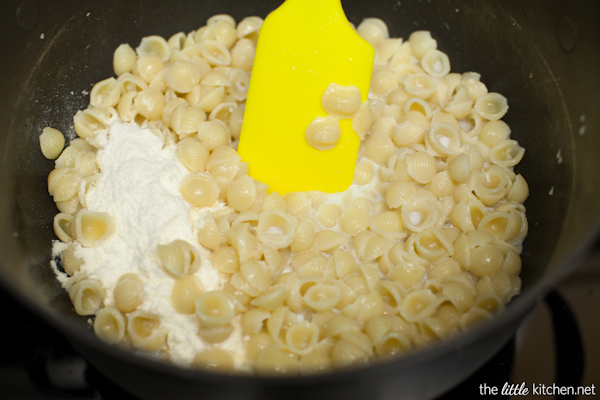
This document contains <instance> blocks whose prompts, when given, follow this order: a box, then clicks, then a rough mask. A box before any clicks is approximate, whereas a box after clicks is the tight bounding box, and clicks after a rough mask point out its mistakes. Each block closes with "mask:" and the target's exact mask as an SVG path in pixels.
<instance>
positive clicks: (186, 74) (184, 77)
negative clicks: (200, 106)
mask: <svg viewBox="0 0 600 400" xmlns="http://www.w3.org/2000/svg"><path fill="white" fill-rule="evenodd" d="M200 76H201V75H200V70H199V69H198V67H197V66H196V65H195V64H194V63H192V62H190V61H177V62H175V63H172V64H169V65H168V66H167V67H166V75H165V80H166V82H167V87H169V88H171V89H173V90H175V91H176V92H179V93H189V92H191V91H192V89H193V88H194V87H195V86H196V85H197V84H198V83H199V82H200Z"/></svg>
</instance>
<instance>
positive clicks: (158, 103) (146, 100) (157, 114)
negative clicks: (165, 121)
mask: <svg viewBox="0 0 600 400" xmlns="http://www.w3.org/2000/svg"><path fill="white" fill-rule="evenodd" d="M165 105H166V101H165V96H164V95H163V94H162V92H160V91H159V90H158V89H153V88H147V89H144V90H142V91H141V92H139V93H138V94H137V96H135V98H134V99H133V107H134V108H135V111H136V112H137V113H138V114H139V115H141V116H143V117H144V118H146V119H148V120H150V121H156V120H158V119H160V118H161V116H162V110H163V108H164V107H165Z"/></svg>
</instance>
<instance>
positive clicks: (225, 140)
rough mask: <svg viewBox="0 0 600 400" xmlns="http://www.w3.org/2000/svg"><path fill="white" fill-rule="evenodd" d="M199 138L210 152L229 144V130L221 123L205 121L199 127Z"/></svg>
mask: <svg viewBox="0 0 600 400" xmlns="http://www.w3.org/2000/svg"><path fill="white" fill-rule="evenodd" d="M197 130H198V138H199V139H200V141H202V143H204V144H205V145H206V146H207V147H208V148H209V149H210V150H214V149H216V148H217V147H219V146H224V145H227V144H229V134H228V133H227V128H226V127H225V125H224V124H223V123H222V122H221V121H204V122H201V123H200V124H199V125H198V127H197Z"/></svg>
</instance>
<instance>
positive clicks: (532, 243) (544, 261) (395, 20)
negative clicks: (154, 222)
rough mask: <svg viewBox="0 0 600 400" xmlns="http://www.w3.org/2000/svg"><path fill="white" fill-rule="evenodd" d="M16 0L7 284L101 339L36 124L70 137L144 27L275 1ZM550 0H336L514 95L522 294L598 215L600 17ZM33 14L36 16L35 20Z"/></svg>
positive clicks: (253, 9)
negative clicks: (86, 311)
mask: <svg viewBox="0 0 600 400" xmlns="http://www.w3.org/2000/svg"><path fill="white" fill-rule="evenodd" d="M23 3H27V7H34V6H35V7H34V8H35V9H37V12H36V14H37V17H36V18H33V17H31V15H30V14H27V13H33V11H27V10H29V9H26V10H25V11H23V10H21V12H22V14H19V13H18V12H17V19H18V18H21V23H20V24H19V23H17V24H16V25H15V24H14V22H13V21H3V22H4V23H3V24H2V28H1V29H2V30H3V33H5V35H4V37H9V38H11V40H10V41H9V43H6V47H7V50H6V51H8V53H7V54H13V55H15V56H14V57H12V58H11V59H10V60H9V62H5V63H3V65H2V66H0V68H2V70H1V72H2V76H4V77H9V79H5V80H4V81H5V85H3V86H5V87H4V91H3V95H2V99H1V101H2V107H1V113H2V114H1V120H0V122H1V125H0V126H1V132H2V133H1V138H0V145H1V151H2V168H1V172H0V176H1V178H0V184H1V188H2V189H1V192H2V194H1V199H0V213H1V215H2V220H3V223H2V225H1V227H0V234H1V237H2V253H3V258H2V261H1V266H2V268H1V274H0V276H1V277H2V281H3V283H4V286H6V287H7V289H8V290H10V291H11V292H12V293H13V294H15V295H16V296H18V297H19V298H20V299H22V300H23V301H24V302H25V303H27V304H28V305H29V306H30V307H32V308H34V309H36V310H37V311H38V312H39V313H40V314H41V315H43V316H44V318H47V319H49V320H51V321H52V322H53V323H54V324H55V325H57V326H58V327H59V328H60V329H62V330H63V331H65V332H67V333H71V334H77V335H87V336H89V337H90V338H89V342H93V343H96V341H95V338H93V334H92V333H91V331H90V330H89V329H87V326H86V324H87V322H86V320H87V318H85V317H79V316H77V315H76V314H75V313H74V312H73V311H72V306H71V303H70V301H69V299H68V296H67V295H66V293H65V292H64V290H63V289H62V288H61V287H60V285H59V283H58V282H57V281H56V279H55V276H54V273H53V272H52V270H51V268H50V267H49V260H50V252H51V249H50V248H51V240H53V239H54V238H55V236H54V232H53V229H52V219H53V216H54V215H55V214H56V213H57V209H56V207H55V205H54V203H53V202H52V199H51V197H50V196H48V193H47V185H46V178H47V176H48V173H49V172H50V171H51V169H52V168H53V161H49V160H46V159H45V158H44V157H43V156H42V154H41V152H40V150H39V142H38V135H39V134H40V133H41V130H42V128H43V127H45V126H53V127H56V128H57V129H59V130H61V131H62V132H64V133H66V134H67V136H69V137H71V138H73V137H74V130H73V119H72V117H73V115H74V114H75V112H76V111H77V110H79V109H83V108H85V107H87V104H88V101H89V96H88V95H89V91H90V89H91V88H92V86H93V84H94V83H95V82H97V81H100V80H102V79H105V78H107V77H110V76H112V75H113V71H112V54H113V51H114V49H115V48H116V47H117V46H118V45H119V44H121V43H130V44H131V45H132V47H136V46H137V44H138V43H139V41H140V39H141V38H142V37H144V36H147V35H152V34H158V35H162V36H164V37H169V36H171V35H172V34H174V33H176V32H179V31H184V32H189V31H191V30H192V29H196V28H198V27H199V26H201V25H203V24H204V22H205V20H206V19H207V18H208V17H209V16H211V15H214V14H218V13H228V14H230V15H232V16H233V17H234V18H236V20H238V21H239V20H240V19H242V18H243V17H245V16H249V15H259V16H262V17H265V16H266V15H267V13H268V12H269V11H270V10H272V9H274V8H276V7H277V6H278V5H279V4H280V3H281V1H262V2H249V1H232V0H223V1H220V2H197V1H196V2H192V1H189V2H175V3H172V2H164V1H144V2H142V1H141V0H138V1H128V2H111V1H99V2H94V3H85V4H82V3H81V2H76V1H72V0H66V1H60V2H50V3H47V4H46V3H41V2H40V4H37V5H36V4H35V3H33V2H23ZM556 3H557V2H552V4H547V3H544V7H543V9H537V8H536V7H539V4H538V5H537V6H536V5H534V4H533V3H522V2H518V1H505V2H502V3H498V2H484V3H482V2H478V1H474V0H468V1H461V2H443V3H442V2H421V1H418V2H417V1H402V2H397V1H377V2H362V1H361V2H359V1H344V2H343V5H344V8H345V10H346V13H347V15H348V18H349V19H350V20H351V21H352V22H354V23H355V24H358V23H360V21H361V19H362V18H364V17H377V18H381V19H383V20H384V21H385V22H386V23H387V24H388V27H389V31H390V36H392V37H403V38H405V39H406V38H408V36H409V34H410V33H411V32H412V31H415V30H430V31H431V32H432V36H433V37H434V38H435V39H436V40H437V41H438V48H439V49H441V50H442V51H444V52H446V53H447V54H448V56H449V58H450V62H451V66H452V72H459V73H460V72H467V71H476V72H478V73H480V74H481V77H482V78H481V80H482V81H483V82H484V83H485V84H486V85H487V87H488V89H489V91H494V92H499V93H501V94H503V95H504V96H506V97H507V98H508V102H509V107H510V108H509V111H508V114H507V115H506V116H505V117H504V121H505V122H507V124H508V125H509V126H510V127H511V128H512V135H511V136H512V137H513V138H514V139H516V140H518V141H519V143H520V144H521V145H522V146H523V147H524V148H525V149H526V153H525V157H524V158H523V160H522V162H521V163H520V164H519V165H518V166H517V167H516V168H515V172H517V173H521V174H523V176H524V177H525V178H526V179H527V182H528V184H529V189H530V196H529V198H528V200H527V202H526V203H525V206H526V208H527V218H528V221H529V234H528V236H527V238H526V240H525V242H524V251H523V254H522V260H523V270H522V274H521V277H522V280H523V294H524V295H525V294H527V293H530V292H536V293H535V296H533V295H532V296H529V297H528V299H527V301H531V299H532V298H533V297H536V296H537V295H538V293H539V292H540V291H541V288H542V287H543V286H545V285H548V284H550V283H551V282H552V281H553V280H555V279H557V277H558V276H559V275H560V269H561V268H563V269H564V268H565V267H564V264H565V261H569V260H572V258H573V257H574V256H576V255H578V254H580V253H581V251H582V250H583V249H584V248H585V245H586V243H588V242H589V241H590V240H591V235H592V234H593V233H594V232H595V230H596V229H597V225H598V220H599V215H600V206H599V205H598V204H597V202H596V201H594V200H595V199H597V198H598V196H597V194H598V188H599V187H600V185H598V184H596V185H592V184H591V183H592V182H596V183H597V181H598V178H596V177H595V175H594V174H593V173H592V171H593V170H594V169H596V168H598V167H599V166H600V165H599V160H600V158H598V157H595V154H594V152H593V151H592V150H593V149H598V148H600V145H599V143H598V140H599V139H598V136H599V135H597V133H598V132H597V129H598V126H599V125H598V120H597V118H598V117H597V115H596V114H595V113H594V111H593V109H592V104H593V103H594V102H593V101H592V100H593V96H596V97H595V99H596V102H595V103H594V104H597V100H598V99H597V93H598V92H600V89H598V88H600V85H599V83H598V74H597V73H595V72H594V71H593V70H592V68H593V67H592V66H591V65H592V63H594V62H595V64H594V65H599V64H598V54H599V52H598V44H595V47H590V46H594V45H592V44H591V43H592V41H591V40H589V37H588V35H594V34H596V33H598V32H597V31H598V28H593V27H592V26H591V25H593V24H588V25H577V24H576V22H573V21H586V20H589V17H587V16H586V7H588V8H592V10H587V12H590V13H591V15H594V13H593V11H594V10H593V8H594V7H596V6H595V5H591V4H589V3H586V4H584V5H583V6H584V7H582V8H580V9H578V10H575V9H574V7H571V4H563V3H561V4H556ZM31 4H33V6H31ZM21 6H23V4H17V2H4V3H3V5H2V6H0V7H2V8H3V9H5V10H3V12H2V15H4V17H3V18H4V19H5V20H6V19H11V18H13V16H15V10H17V11H18V9H19V7H21ZM596 15H597V14H596ZM565 16H570V17H569V18H571V20H570V21H571V22H573V25H575V28H574V29H575V31H576V34H575V39H573V40H574V41H575V42H576V45H575V46H574V47H573V48H571V42H569V38H570V37H571V36H572V34H573V29H572V26H571V25H570V22H569V21H567V22H564V17H565ZM30 19H35V23H34V24H33V27H30V25H31V23H28V22H30ZM23 20H24V21H25V22H27V23H23V22H22V21H23ZM565 24H566V25H565ZM561 29H562V30H561ZM570 29H571V30H570ZM594 29H595V30H596V32H594V31H593V30H594ZM5 31H7V32H5ZM561 32H562V33H561ZM565 32H566V33H565ZM42 34H43V37H42ZM7 35H8V36H7ZM570 35H571V36H570ZM591 37H596V38H597V37H600V34H597V35H595V36H591ZM13 39H14V40H13ZM594 50H595V51H594ZM588 63H589V64H590V65H588ZM586 74H589V75H587V76H586ZM584 77H585V78H584ZM594 87H595V88H596V89H597V90H596V92H595V93H594V92H593V90H592V88H594ZM582 126H584V127H585V129H586V130H584V131H585V132H584V134H581V129H582V128H581V127H582ZM542 283H543V285H542ZM521 297H527V296H521ZM519 301H520V299H519V298H517V299H516V300H515V302H516V303H518V302H519ZM511 307H512V305H511V306H509V308H508V311H509V312H511ZM86 340H88V339H86ZM95 345H96V346H99V347H98V348H100V349H101V348H102V346H103V345H102V344H101V343H99V342H98V343H96V344H95ZM400 362H403V361H400ZM406 362H407V363H409V362H410V357H409V359H408V360H406Z"/></svg>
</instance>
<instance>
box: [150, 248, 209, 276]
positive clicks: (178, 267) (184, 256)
mask: <svg viewBox="0 0 600 400" xmlns="http://www.w3.org/2000/svg"><path fill="white" fill-rule="evenodd" d="M157 254H158V258H159V260H160V264H161V266H162V267H163V268H164V269H165V271H166V272H168V273H169V274H171V275H173V276H174V277H176V278H183V277H184V276H186V275H188V274H192V273H194V272H195V271H197V270H198V268H200V265H201V262H202V260H201V258H200V254H199V253H198V250H197V249H196V248H195V247H194V246H192V245H191V244H190V243H188V242H186V241H185V240H174V241H172V242H170V243H168V244H163V245H159V246H158V248H157Z"/></svg>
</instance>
